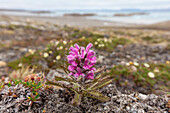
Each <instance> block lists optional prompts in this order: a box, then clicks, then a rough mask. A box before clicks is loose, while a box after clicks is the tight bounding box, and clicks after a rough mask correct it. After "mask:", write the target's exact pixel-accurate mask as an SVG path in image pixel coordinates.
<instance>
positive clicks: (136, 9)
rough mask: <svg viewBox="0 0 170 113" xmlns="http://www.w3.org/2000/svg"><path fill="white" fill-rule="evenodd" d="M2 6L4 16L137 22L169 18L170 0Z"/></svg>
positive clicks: (26, 0) (42, 0)
mask: <svg viewBox="0 0 170 113" xmlns="http://www.w3.org/2000/svg"><path fill="white" fill-rule="evenodd" d="M0 8H1V9H0V11H1V12H0V14H1V15H7V14H10V15H30V16H50V17H56V16H63V15H64V16H66V15H67V16H86V18H87V19H95V20H103V21H114V22H124V23H136V24H153V23H157V22H162V21H167V20H169V19H170V1H169V0H149V1H148V0H138V1H136V0H106V1H103V0H86V1H78V0H73V1H68V0H48V1H46V0H36V1H34V0H0ZM73 14H74V15H73Z"/></svg>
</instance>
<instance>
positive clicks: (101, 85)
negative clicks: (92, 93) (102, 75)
mask: <svg viewBox="0 0 170 113" xmlns="http://www.w3.org/2000/svg"><path fill="white" fill-rule="evenodd" d="M112 81H113V80H109V81H106V82H104V83H100V84H98V85H97V86H96V87H93V88H91V90H96V89H99V88H102V87H104V86H107V85H108V84H110V83H111V82H112Z"/></svg>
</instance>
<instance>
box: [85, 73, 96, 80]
mask: <svg viewBox="0 0 170 113" xmlns="http://www.w3.org/2000/svg"><path fill="white" fill-rule="evenodd" d="M86 78H87V79H94V73H89V74H87V76H86Z"/></svg>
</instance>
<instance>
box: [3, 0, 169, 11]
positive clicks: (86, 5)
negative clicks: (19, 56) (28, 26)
mask: <svg viewBox="0 0 170 113" xmlns="http://www.w3.org/2000/svg"><path fill="white" fill-rule="evenodd" d="M0 8H6V9H29V10H56V9H164V8H165V9H167V8H169V9H170V0H0Z"/></svg>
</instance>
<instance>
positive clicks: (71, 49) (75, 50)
mask: <svg viewBox="0 0 170 113" xmlns="http://www.w3.org/2000/svg"><path fill="white" fill-rule="evenodd" d="M70 51H72V52H73V53H74V54H76V55H78V50H77V49H75V48H74V47H70Z"/></svg>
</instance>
